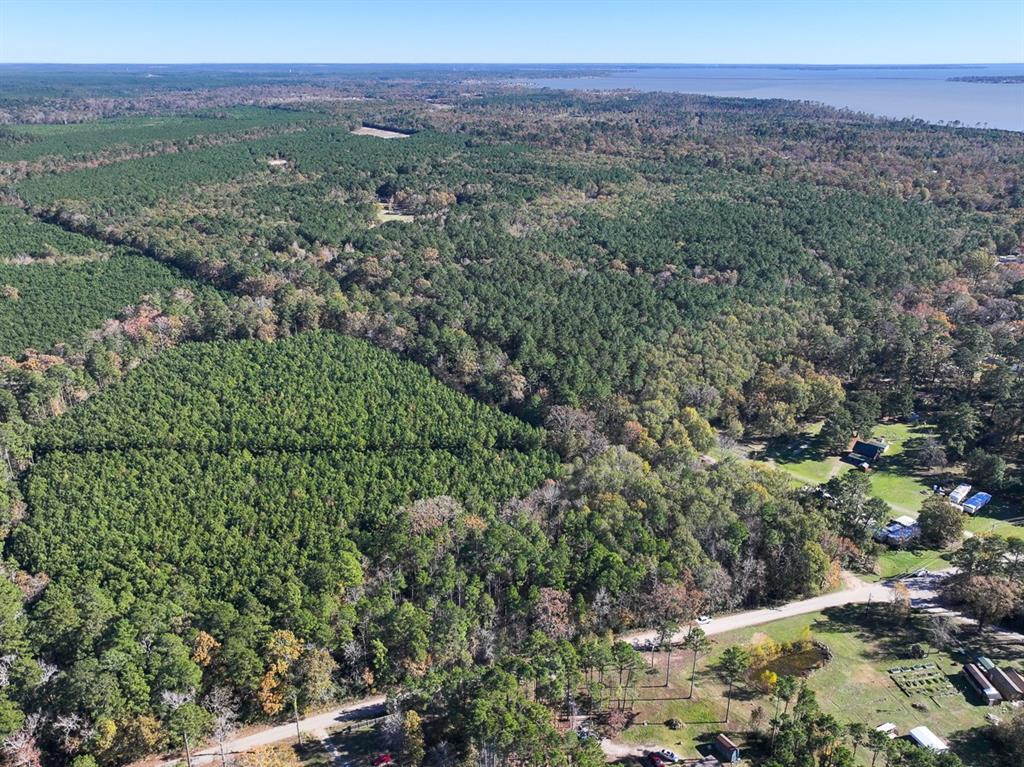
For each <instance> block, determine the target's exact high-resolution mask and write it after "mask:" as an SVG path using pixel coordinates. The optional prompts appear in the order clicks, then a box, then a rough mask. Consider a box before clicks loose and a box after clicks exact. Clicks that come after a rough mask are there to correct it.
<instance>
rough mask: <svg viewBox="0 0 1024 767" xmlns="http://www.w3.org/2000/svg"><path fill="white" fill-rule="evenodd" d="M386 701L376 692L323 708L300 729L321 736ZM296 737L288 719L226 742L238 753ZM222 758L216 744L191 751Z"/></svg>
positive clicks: (205, 758) (199, 757) (197, 756)
mask: <svg viewBox="0 0 1024 767" xmlns="http://www.w3.org/2000/svg"><path fill="white" fill-rule="evenodd" d="M384 701H385V698H384V696H383V695H374V696H372V697H369V698H363V699H362V700H357V701H353V702H351V703H347V704H345V705H344V706H338V707H337V708H334V709H331V710H330V711H324V712H322V713H320V714H314V715H312V716H307V717H306V718H305V719H300V720H299V729H300V730H301V731H302V733H303V736H304V737H313V738H318V739H320V736H322V735H323V734H325V733H326V731H327V729H328V728H330V727H336V726H337V725H339V724H342V723H344V722H348V721H357V720H359V719H368V718H370V717H372V716H378V715H380V714H381V713H382V711H383V707H384ZM294 738H295V722H289V723H288V724H282V725H278V726H277V727H269V728H267V729H265V730H260V731H258V732H253V733H250V734H248V735H243V736H241V737H238V738H235V739H234V740H231V741H228V742H227V743H225V744H224V751H225V752H226V753H228V754H237V753H242V752H245V751H252V750H253V749H254V748H260V747H261V746H269V745H270V744H272V743H278V742H280V741H282V740H290V739H294ZM184 760H185V755H184V754H179V755H178V756H175V757H172V758H169V759H165V760H163V761H160V762H157V763H156V767H169V765H172V764H176V763H178V762H183V761H184ZM219 761H220V747H219V746H217V745H214V746H211V747H209V748H202V749H200V750H198V751H193V752H192V764H193V765H200V764H210V763H212V762H219Z"/></svg>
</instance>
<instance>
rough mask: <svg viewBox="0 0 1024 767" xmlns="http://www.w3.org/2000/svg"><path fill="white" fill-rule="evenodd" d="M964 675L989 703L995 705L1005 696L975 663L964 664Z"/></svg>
mask: <svg viewBox="0 0 1024 767" xmlns="http://www.w3.org/2000/svg"><path fill="white" fill-rule="evenodd" d="M964 676H965V677H967V681H968V682H969V683H970V685H971V687H973V688H974V690H975V691H976V692H977V693H978V695H980V696H981V697H982V699H983V700H984V701H985V703H986V704H987V705H989V706H994V705H995V704H996V703H1000V702H1002V700H1003V696H1002V695H1000V694H999V691H998V690H996V688H995V687H993V686H992V684H991V682H989V681H988V677H987V676H985V675H984V674H983V673H981V670H980V669H979V668H978V667H977V666H975V665H974V664H973V663H968V664H967V665H966V666H964Z"/></svg>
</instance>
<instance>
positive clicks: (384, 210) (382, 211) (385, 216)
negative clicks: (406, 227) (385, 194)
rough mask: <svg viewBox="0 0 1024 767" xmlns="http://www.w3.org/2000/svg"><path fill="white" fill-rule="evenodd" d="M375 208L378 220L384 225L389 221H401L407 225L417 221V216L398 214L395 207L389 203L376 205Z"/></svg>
mask: <svg viewBox="0 0 1024 767" xmlns="http://www.w3.org/2000/svg"><path fill="white" fill-rule="evenodd" d="M374 207H375V209H376V211H377V220H378V221H379V222H380V223H382V224H386V223H388V222H389V221H399V222H401V223H405V224H407V223H409V222H410V221H415V220H416V216H412V215H409V214H408V213H396V212H395V209H394V207H393V206H392V205H390V204H389V203H384V202H378V203H374Z"/></svg>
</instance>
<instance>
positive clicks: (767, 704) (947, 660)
mask: <svg viewBox="0 0 1024 767" xmlns="http://www.w3.org/2000/svg"><path fill="white" fill-rule="evenodd" d="M925 620H926V619H925V618H924V617H922V616H916V615H915V616H911V617H909V618H906V619H902V620H901V619H897V618H894V617H893V616H892V614H891V608H890V606H889V605H888V604H873V605H849V606H843V607H835V608H829V609H827V610H825V611H824V612H819V613H810V614H808V615H802V616H797V617H794V618H786V619H783V620H780V621H776V622H774V623H769V624H763V625H760V626H757V627H752V628H748V629H743V630H741V631H736V632H731V633H728V634H721V635H718V636H716V637H714V638H713V642H714V645H713V649H712V651H711V653H710V655H709V656H708V657H706V658H701V659H700V660H699V661H698V663H697V675H696V687H695V689H694V696H693V698H692V699H689V698H687V693H688V692H689V678H690V664H691V658H692V656H691V655H690V654H689V653H687V652H685V651H683V650H677V651H676V652H674V653H673V656H672V671H671V674H670V683H669V686H668V687H664V686H662V685H663V683H664V678H665V657H666V656H665V654H664V653H658V654H656V656H655V669H656V671H655V673H654V674H652V675H650V676H649V677H647V679H646V680H645V681H644V682H643V684H646V685H649V686H647V687H644V688H643V689H642V690H641V696H640V697H641V699H643V698H648V699H654V700H642V701H639V702H638V703H637V704H636V710H637V714H638V715H637V717H636V720H635V721H636V722H638V723H641V722H644V721H646V722H648V724H647V725H646V726H645V725H643V724H637V725H635V726H633V727H631V728H629V729H628V730H626V731H624V732H623V733H622V734H621V735H620V736H619V737H618V738H617V739H616V740H617V741H618V742H621V743H627V744H631V745H635V746H648V745H656V746H659V747H668V748H672V749H673V750H675V751H678V752H680V753H681V754H682V755H683V756H694V755H695V754H696V747H697V746H698V745H699V744H705V743H707V742H708V741H709V740H710V738H711V737H713V736H714V734H716V733H718V732H720V731H723V730H725V731H727V732H729V733H730V734H731V736H734V739H736V740H738V741H739V743H740V745H741V746H743V747H745V750H747V754H748V755H753V754H754V753H756V749H757V744H758V740H759V738H758V733H757V730H758V728H757V727H756V726H755V724H754V720H756V716H754V715H753V714H754V712H755V709H757V708H758V707H760V708H761V709H763V712H764V719H763V724H761V726H760V729H761V730H762V731H765V730H767V728H768V726H769V725H768V724H767V721H768V720H769V719H770V718H771V716H772V715H773V714H774V705H775V704H774V701H773V700H772V699H771V698H769V697H768V696H764V695H761V694H759V693H757V692H755V691H753V690H750V689H748V688H746V687H745V686H744V685H737V689H736V690H735V692H734V696H733V703H732V713H731V714H730V724H729V725H728V727H726V725H725V724H724V723H723V719H724V715H725V698H724V694H725V691H726V688H727V685H726V684H725V683H724V681H723V680H722V679H721V678H720V677H719V676H718V675H717V673H716V671H715V668H716V665H717V663H718V660H719V658H720V657H721V655H722V652H723V651H724V650H725V648H726V647H728V646H729V645H732V644H747V643H749V642H751V640H752V639H754V640H755V641H756V640H757V639H763V638H764V636H768V637H771V638H772V639H774V640H776V641H778V642H791V641H794V640H797V639H800V638H802V637H806V632H807V631H808V630H810V631H811V632H812V634H813V637H814V639H816V640H818V641H821V642H824V643H825V644H826V645H828V647H829V648H830V650H831V651H832V654H833V660H832V661H831V662H830V663H828V664H827V665H826V666H824V668H821V669H818V670H815V671H812V672H811V673H810V675H809V676H808V677H807V684H808V686H809V687H810V689H812V690H813V691H814V692H815V694H816V695H817V698H818V702H819V703H820V704H821V707H822V710H823V711H825V712H826V713H830V714H832V715H834V716H835V717H836V718H837V719H839V721H840V722H844V723H845V722H851V721H861V722H865V723H866V724H868V725H869V726H875V725H878V724H882V723H883V722H893V723H895V724H896V725H897V726H898V727H899V731H900V733H906V732H907V731H908V730H909V729H910V728H911V727H914V726H916V725H919V724H926V725H927V726H928V727H930V728H931V729H932V730H933V731H934V732H935V733H937V734H938V735H940V736H941V737H943V738H946V739H947V740H948V741H949V742H950V744H951V746H952V747H953V749H954V750H955V751H956V752H957V753H958V754H959V755H960V756H961V757H962V758H963V759H964V761H965V763H966V764H967V765H978V766H979V767H980V766H981V765H986V767H988V765H991V764H994V763H995V762H994V761H993V754H992V753H991V744H990V743H989V742H988V741H987V739H986V738H985V737H984V734H983V733H982V732H981V731H980V730H979V729H978V728H981V727H984V726H985V725H986V724H987V722H986V720H985V715H986V714H988V713H996V714H997V715H1003V716H1005V715H1006V714H1007V713H1008V712H1009V710H1010V709H1008V708H1006V710H1003V707H996V708H994V709H990V708H988V707H986V706H983V705H981V703H980V701H978V700H976V699H975V697H974V696H973V695H972V693H970V692H969V691H967V690H966V683H965V681H964V680H963V678H962V676H961V675H960V673H959V672H960V667H961V664H962V663H963V662H964V660H965V659H966V655H963V654H959V653H948V652H944V651H938V650H936V649H935V648H933V647H931V646H930V645H928V644H927V642H926V641H924V627H925V625H926V624H925ZM755 635H756V636H755ZM961 638H962V639H963V640H964V641H965V644H966V647H967V649H968V651H970V652H976V651H983V652H985V653H986V654H988V655H989V656H990V657H992V658H993V659H994V660H996V661H997V662H1003V661H1006V660H1012V659H1018V660H1017V662H1018V663H1019V658H1020V657H1021V655H1022V652H1024V647H1020V646H1013V645H1008V644H1006V643H1005V640H1000V639H997V638H995V637H992V636H989V635H987V634H985V635H982V636H981V637H978V635H977V634H975V633H974V632H973V631H971V630H968V631H967V632H966V633H965V634H963V635H962V637H961ZM914 643H920V644H922V646H924V647H925V649H926V651H927V652H928V657H927V658H925V659H923V660H909V659H907V658H905V657H904V656H905V654H906V650H907V648H908V647H910V645H912V644H914ZM645 655H646V657H648V658H649V657H650V655H649V654H645ZM923 664H935V667H936V668H935V669H931V671H930V673H931V674H932V676H934V677H935V678H936V679H937V680H940V681H946V682H948V683H949V684H951V685H952V687H953V689H954V690H955V694H947V695H936V696H935V697H934V698H933V697H931V696H929V695H926V694H922V695H913V696H908V695H907V694H905V693H904V692H902V691H901V690H900V688H899V686H898V685H897V684H896V683H895V682H894V681H893V678H892V676H891V675H890V674H889V671H890V669H893V668H897V667H899V668H904V667H907V666H915V665H923ZM936 689H937V688H936ZM943 689H945V690H947V691H948V688H947V687H945V686H943ZM915 704H916V705H918V706H923V707H924V708H923V709H921V708H915ZM671 718H678V719H680V720H681V721H682V722H683V726H682V727H681V728H680V729H678V730H671V729H669V728H668V727H666V726H665V725H664V722H666V721H667V720H669V719H671ZM857 756H858V760H859V761H860V762H861V763H862V764H870V762H871V753H870V751H868V750H866V749H861V750H860V752H859V753H858V755H857Z"/></svg>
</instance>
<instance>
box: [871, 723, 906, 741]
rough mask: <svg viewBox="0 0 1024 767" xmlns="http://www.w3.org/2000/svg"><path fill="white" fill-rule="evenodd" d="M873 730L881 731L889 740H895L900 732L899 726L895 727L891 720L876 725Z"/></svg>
mask: <svg viewBox="0 0 1024 767" xmlns="http://www.w3.org/2000/svg"><path fill="white" fill-rule="evenodd" d="M875 732H880V733H882V734H883V735H884V736H885V737H887V738H888V739H889V740H896V738H898V737H899V734H900V732H899V728H897V727H896V725H895V724H893V723H892V722H886V723H885V724H880V725H878V726H877V727H876V728H875Z"/></svg>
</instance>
